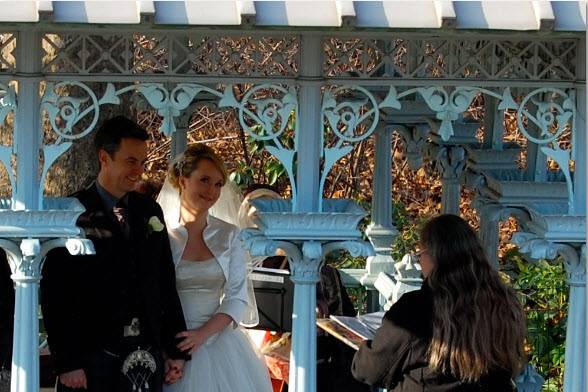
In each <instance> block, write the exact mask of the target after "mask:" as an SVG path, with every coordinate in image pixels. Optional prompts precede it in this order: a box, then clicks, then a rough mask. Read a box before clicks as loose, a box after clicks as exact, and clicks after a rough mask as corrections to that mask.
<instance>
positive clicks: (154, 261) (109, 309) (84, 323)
mask: <svg viewBox="0 0 588 392" xmlns="http://www.w3.org/2000/svg"><path fill="white" fill-rule="evenodd" d="M73 196H74V197H76V198H78V200H79V201H80V202H81V203H82V204H83V205H84V207H85V208H86V211H85V212H84V213H83V214H82V215H81V216H80V217H79V219H78V223H77V224H78V226H79V227H81V228H82V229H84V231H85V234H86V237H87V238H88V239H90V240H92V242H93V243H94V247H95V250H96V254H95V255H90V256H70V255H69V253H68V252H67V251H66V250H65V249H64V248H59V249H55V250H53V251H51V252H49V254H48V256H47V259H46V261H45V265H44V268H43V279H42V281H41V304H42V310H43V317H44V322H45V326H46V329H47V332H48V340H49V348H50V350H51V353H52V356H53V357H54V360H55V364H56V370H57V373H58V374H61V373H64V372H67V371H71V370H75V369H81V368H84V365H85V361H86V360H87V358H88V357H89V356H90V355H92V354H93V353H95V352H96V351H97V350H104V349H107V350H116V347H117V344H118V342H119V341H120V340H121V338H122V334H123V333H122V331H123V326H124V325H126V321H125V317H126V313H125V312H128V309H129V307H131V308H133V309H135V311H137V310H138V312H139V313H140V315H141V333H142V335H143V336H146V337H147V338H148V341H149V342H150V343H152V345H153V346H154V347H155V348H156V349H161V350H164V351H165V352H166V354H167V355H168V356H169V357H171V358H184V359H186V357H185V356H184V355H183V354H182V353H181V352H179V351H178V350H177V349H176V347H175V344H176V341H175V339H174V336H175V335H176V334H177V333H178V332H180V331H184V330H186V323H185V321H184V316H183V313H182V308H181V305H180V300H179V298H178V294H177V291H176V284H175V270H174V264H173V261H172V256H171V251H170V246H169V239H168V237H167V231H166V230H165V229H163V230H161V231H156V230H153V227H150V225H149V223H148V222H149V219H150V218H152V217H154V216H156V217H157V218H158V219H159V221H160V222H162V223H163V222H164V220H163V213H162V211H161V208H160V207H159V205H158V204H157V203H156V202H155V201H153V200H152V199H151V198H149V197H147V196H145V195H142V194H139V193H136V192H130V193H128V194H127V195H126V196H125V197H124V198H123V199H124V200H125V204H126V211H127V212H126V215H127V222H128V226H129V230H128V232H129V234H128V237H127V236H126V235H125V234H124V229H123V228H121V226H120V224H119V223H118V222H117V221H116V218H115V217H114V214H113V213H112V211H107V210H106V207H105V206H104V204H103V201H102V199H101V197H100V195H99V193H98V191H97V188H96V184H93V185H91V186H90V187H88V188H86V189H84V190H82V191H80V192H78V193H76V194H74V195H73Z"/></svg>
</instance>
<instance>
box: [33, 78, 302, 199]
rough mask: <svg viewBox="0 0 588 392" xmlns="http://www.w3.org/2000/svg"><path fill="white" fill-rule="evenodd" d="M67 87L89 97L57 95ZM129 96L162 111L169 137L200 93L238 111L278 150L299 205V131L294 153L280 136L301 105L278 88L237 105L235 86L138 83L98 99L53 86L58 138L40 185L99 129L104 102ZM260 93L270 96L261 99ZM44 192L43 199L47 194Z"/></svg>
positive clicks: (51, 113)
mask: <svg viewBox="0 0 588 392" xmlns="http://www.w3.org/2000/svg"><path fill="white" fill-rule="evenodd" d="M67 87H78V88H79V89H81V90H82V91H83V92H84V93H85V96H84V97H73V96H69V95H67V96H62V95H60V94H58V91H63V90H65V89H66V88H67ZM128 92H138V93H140V94H141V95H142V96H143V97H144V98H145V100H146V101H147V103H149V105H150V106H151V107H152V108H154V109H155V110H157V113H158V114H159V115H160V116H162V117H163V120H162V124H161V128H160V130H161V132H162V133H164V134H165V135H166V136H171V135H172V134H173V133H175V132H176V125H175V121H176V119H177V118H178V117H179V116H180V115H181V114H182V113H183V112H184V111H185V110H186V109H187V108H188V107H189V106H190V105H191V104H192V103H193V102H194V100H195V99H196V97H197V96H198V95H199V94H201V93H206V94H209V95H212V96H216V97H217V98H218V106H219V107H220V108H234V109H237V111H238V117H239V122H240V124H241V126H242V127H243V129H244V130H245V132H247V134H248V135H249V136H251V137H252V138H254V139H256V140H263V141H266V142H271V143H273V146H271V145H267V146H266V149H267V150H268V151H269V152H270V153H271V154H272V155H273V156H275V157H276V158H277V159H278V160H279V161H280V162H281V163H282V165H283V166H284V168H285V170H286V172H287V174H288V177H289V179H290V183H291V186H292V199H293V201H294V203H295V202H296V194H297V192H296V182H295V174H294V160H295V156H296V151H297V148H298V138H297V133H296V131H295V130H294V148H293V149H290V148H288V147H287V146H286V145H285V144H284V143H283V142H282V141H281V139H280V138H281V137H282V135H283V134H284V133H285V131H286V129H287V127H288V125H289V123H290V122H291V120H292V119H293V118H296V110H297V105H298V104H297V99H296V92H295V90H294V89H287V88H285V87H282V86H278V85H259V86H254V87H252V88H250V89H249V90H248V91H247V92H246V93H245V95H244V96H243V98H242V99H241V101H238V100H237V99H236V98H235V96H234V94H233V86H232V85H227V86H225V88H224V91H222V92H221V91H217V90H214V89H211V88H210V87H206V86H203V85H199V84H194V83H181V84H178V85H176V86H175V87H174V88H173V89H172V90H171V91H169V90H168V89H167V88H166V87H165V86H164V85H163V84H160V83H143V84H136V85H131V86H126V87H123V88H121V89H119V90H115V87H114V85H113V84H112V83H108V84H107V87H106V91H105V93H104V95H103V96H102V97H101V98H100V99H98V98H97V97H96V94H94V92H93V91H92V89H90V88H89V87H88V86H87V85H86V84H84V83H81V82H75V81H65V82H60V83H57V84H55V85H53V84H50V85H48V86H47V88H46V90H45V94H44V96H43V98H42V101H41V102H42V104H41V105H42V109H43V110H45V112H46V113H47V115H48V117H49V123H50V124H51V127H52V129H53V131H54V132H55V133H56V134H57V135H58V137H57V140H56V141H55V142H54V143H53V144H51V145H45V146H43V152H44V156H45V160H44V165H43V173H42V177H41V182H40V186H41V187H43V184H44V180H45V177H46V175H47V172H48V170H49V169H50V167H51V166H52V165H53V163H54V162H55V161H56V160H57V159H58V158H59V157H60V156H61V155H62V154H64V153H65V152H66V151H67V150H69V148H71V145H72V144H71V141H73V140H75V139H80V138H83V137H85V136H87V135H88V134H89V133H90V132H92V131H93V130H94V127H95V126H96V124H97V122H98V118H99V115H100V107H101V106H102V105H105V104H111V105H118V104H120V98H119V96H120V95H122V94H125V93H128ZM268 92H271V93H272V94H268ZM260 93H263V94H264V95H265V96H266V97H264V98H257V95H258V94H260ZM267 96H269V98H267ZM89 115H91V116H92V117H91V121H90V123H89V124H88V125H87V126H85V127H84V129H83V130H81V131H78V132H76V128H75V127H76V125H77V124H78V123H79V122H80V120H82V119H83V118H85V117H86V116H89ZM40 194H41V195H42V192H40ZM40 197H42V196H40Z"/></svg>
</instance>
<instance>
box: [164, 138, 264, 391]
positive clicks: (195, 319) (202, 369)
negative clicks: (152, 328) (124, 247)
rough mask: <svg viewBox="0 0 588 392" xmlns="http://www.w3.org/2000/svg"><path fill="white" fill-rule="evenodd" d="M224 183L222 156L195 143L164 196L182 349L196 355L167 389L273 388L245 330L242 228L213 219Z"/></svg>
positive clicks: (179, 161)
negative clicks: (184, 328) (211, 211)
mask: <svg viewBox="0 0 588 392" xmlns="http://www.w3.org/2000/svg"><path fill="white" fill-rule="evenodd" d="M226 181H227V174H226V170H225V167H224V164H223V162H222V161H221V159H220V158H219V157H218V155H216V153H215V152H214V151H213V150H212V149H211V148H209V147H207V146H205V145H202V144H198V145H193V146H190V147H188V149H187V150H186V151H185V152H184V154H182V155H181V156H179V157H178V158H177V159H176V160H175V161H174V163H173V164H172V166H171V167H170V169H169V172H168V178H167V180H166V182H165V184H164V187H163V189H162V191H161V194H160V196H159V198H158V201H159V203H160V204H161V205H162V208H163V211H164V214H165V220H166V224H167V226H168V232H169V237H170V243H171V249H172V254H173V259H174V262H175V264H176V287H177V290H178V293H179V296H180V300H181V303H182V308H183V311H184V316H185V318H186V323H187V325H188V328H189V329H188V330H187V331H184V332H181V333H180V334H178V336H177V337H178V338H180V339H181V341H180V342H179V344H178V347H179V348H180V349H181V350H184V351H186V352H189V353H190V354H191V355H192V359H191V360H190V361H188V362H186V364H185V366H184V369H183V376H182V377H181V378H180V379H179V380H177V379H178V378H179V376H180V374H179V373H177V372H176V374H174V373H173V372H170V373H168V375H167V376H166V381H167V382H168V383H170V385H167V386H166V387H165V391H166V392H199V391H202V392H230V391H244V392H266V391H267V392H270V391H271V390H272V388H271V383H270V379H269V374H268V371H267V369H266V367H265V363H264V362H263V359H262V358H261V356H260V355H259V354H257V353H256V351H255V350H254V348H253V346H252V344H251V342H250V340H249V339H248V337H247V335H246V334H245V332H244V330H243V329H242V328H241V327H239V323H240V322H241V321H242V318H243V317H244V316H245V313H246V312H248V289H247V267H246V261H245V250H244V249H243V247H242V244H241V240H240V238H239V230H238V229H237V227H235V226H234V225H232V224H230V223H227V222H225V221H223V220H220V219H218V218H215V217H213V216H211V215H210V214H209V209H210V208H211V207H212V206H213V205H214V204H215V202H216V201H217V200H218V198H219V196H220V192H221V188H222V187H223V185H224V184H225V182H226ZM176 381H177V382H176Z"/></svg>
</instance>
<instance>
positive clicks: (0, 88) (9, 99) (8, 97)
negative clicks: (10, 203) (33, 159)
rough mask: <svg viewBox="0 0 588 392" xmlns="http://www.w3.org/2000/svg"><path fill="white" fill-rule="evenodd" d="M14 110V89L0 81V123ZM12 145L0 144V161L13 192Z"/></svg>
mask: <svg viewBox="0 0 588 392" xmlns="http://www.w3.org/2000/svg"><path fill="white" fill-rule="evenodd" d="M14 111H16V91H15V90H14V87H13V86H12V85H5V84H2V83H0V124H2V123H4V121H5V120H6V117H7V116H8V114H9V113H11V112H14ZM11 160H12V146H4V145H0V163H2V165H4V168H5V169H6V172H7V173H8V179H9V181H10V185H11V188H12V190H13V192H14V186H15V181H14V175H13V173H12V166H11Z"/></svg>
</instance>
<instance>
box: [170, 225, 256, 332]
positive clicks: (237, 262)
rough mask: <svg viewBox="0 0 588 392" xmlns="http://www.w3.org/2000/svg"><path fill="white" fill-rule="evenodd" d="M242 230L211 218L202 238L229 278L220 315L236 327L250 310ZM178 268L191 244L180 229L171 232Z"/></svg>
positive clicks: (185, 232) (172, 249) (181, 227)
mask: <svg viewBox="0 0 588 392" xmlns="http://www.w3.org/2000/svg"><path fill="white" fill-rule="evenodd" d="M239 233H240V231H239V229H238V228H237V226H234V225H232V224H230V223H227V222H225V221H223V220H220V219H218V218H215V217H213V216H211V215H208V218H207V225H206V227H205V228H204V232H203V233H202V236H203V238H204V243H205V244H206V246H207V247H208V249H210V251H211V252H212V254H213V255H214V257H215V258H216V260H217V261H218V263H219V264H220V266H221V268H222V270H223V274H224V275H225V280H226V282H225V287H224V296H223V298H222V299H221V304H220V307H219V309H218V311H217V313H225V314H227V315H229V316H230V317H231V318H232V319H233V321H234V322H235V324H234V325H235V326H237V325H238V324H239V322H241V320H242V318H243V315H244V313H245V309H246V307H247V262H246V261H245V249H244V248H243V244H242V242H241V238H240V236H239ZM168 234H169V240H170V245H171V251H172V256H173V260H174V264H175V265H176V266H177V265H178V263H179V262H180V259H181V258H182V254H183V253H184V248H185V247H186V243H187V242H188V230H187V229H186V228H185V227H184V226H182V225H180V226H178V227H177V228H175V229H168Z"/></svg>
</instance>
